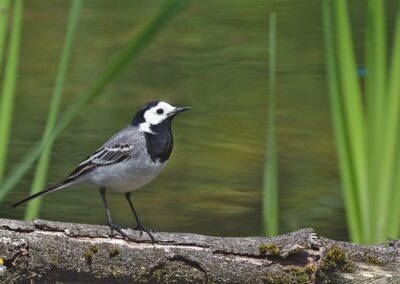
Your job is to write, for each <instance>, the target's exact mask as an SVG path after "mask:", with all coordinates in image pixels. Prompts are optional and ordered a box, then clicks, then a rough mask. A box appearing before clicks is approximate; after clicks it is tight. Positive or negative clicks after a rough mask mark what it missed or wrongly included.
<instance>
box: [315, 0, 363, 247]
mask: <svg viewBox="0 0 400 284" xmlns="http://www.w3.org/2000/svg"><path fill="white" fill-rule="evenodd" d="M322 13H323V17H322V19H323V29H324V43H325V60H326V67H327V79H328V87H329V95H330V101H331V113H332V116H333V129H334V133H335V139H336V151H337V154H338V160H339V161H338V162H339V169H340V175H341V178H342V181H343V186H342V191H343V196H344V201H345V204H346V211H347V214H346V217H347V223H348V227H349V233H350V238H351V239H352V240H353V241H354V242H358V243H359V242H361V241H362V230H361V218H360V208H359V204H358V193H357V189H356V185H355V182H354V172H353V168H352V165H351V159H350V158H351V156H350V154H349V137H348V135H347V133H348V130H347V124H346V121H345V110H344V106H343V98H342V94H341V92H340V86H339V81H338V78H337V67H336V59H335V52H334V51H335V45H334V42H333V39H334V36H333V27H332V19H331V13H330V7H329V0H323V1H322Z"/></svg>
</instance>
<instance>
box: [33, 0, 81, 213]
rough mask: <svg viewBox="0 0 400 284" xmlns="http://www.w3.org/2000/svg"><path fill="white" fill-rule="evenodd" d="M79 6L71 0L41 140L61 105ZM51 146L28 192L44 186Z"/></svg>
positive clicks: (37, 207)
mask: <svg viewBox="0 0 400 284" xmlns="http://www.w3.org/2000/svg"><path fill="white" fill-rule="evenodd" d="M81 6H82V1H81V0H73V1H72V3H71V8H70V13H69V17H68V25H67V30H66V33H65V40H64V46H63V49H62V52H61V59H60V65H59V67H58V72H57V77H56V82H55V85H54V91H53V97H52V99H51V104H50V110H49V114H48V116H47V123H46V128H45V131H44V134H43V138H42V140H43V141H46V140H47V139H48V138H49V136H50V133H51V131H52V130H53V129H54V126H55V124H56V120H57V116H58V112H59V109H60V105H61V98H62V91H63V86H64V81H65V77H66V75H67V68H68V62H69V58H70V56H71V50H72V44H73V40H74V36H75V31H76V29H77V26H78V20H79V14H80V9H81ZM52 146H53V143H52V142H51V143H48V144H47V145H46V146H45V147H44V148H43V151H42V153H41V155H40V158H39V162H38V164H37V166H36V171H35V177H34V179H33V183H32V188H31V193H30V194H34V193H36V192H39V191H41V190H43V187H44V186H45V183H46V178H47V171H48V167H49V163H50V157H51V150H52ZM40 204H41V198H36V199H34V200H32V201H31V202H30V203H28V206H27V208H26V211H25V220H31V219H34V218H37V217H38V216H39V210H40Z"/></svg>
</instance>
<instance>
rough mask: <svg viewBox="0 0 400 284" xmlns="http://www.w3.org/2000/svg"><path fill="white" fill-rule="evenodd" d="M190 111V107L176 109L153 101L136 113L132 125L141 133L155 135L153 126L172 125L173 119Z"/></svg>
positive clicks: (164, 103) (161, 102)
mask: <svg viewBox="0 0 400 284" xmlns="http://www.w3.org/2000/svg"><path fill="white" fill-rule="evenodd" d="M188 109H190V107H174V106H172V105H170V104H168V103H166V102H163V101H153V102H150V103H148V104H146V105H144V106H143V107H142V108H141V109H140V110H139V111H138V112H137V113H136V115H135V117H134V118H133V120H132V124H131V125H132V126H137V127H138V128H139V130H140V131H143V132H148V133H154V131H153V130H152V127H153V126H157V125H161V124H167V125H170V123H171V120H172V118H174V117H175V116H176V115H177V114H179V113H181V112H184V111H187V110H188Z"/></svg>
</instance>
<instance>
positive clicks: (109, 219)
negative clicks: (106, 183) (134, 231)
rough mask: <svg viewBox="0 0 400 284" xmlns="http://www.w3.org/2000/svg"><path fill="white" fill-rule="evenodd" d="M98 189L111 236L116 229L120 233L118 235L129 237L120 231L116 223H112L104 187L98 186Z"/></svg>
mask: <svg viewBox="0 0 400 284" xmlns="http://www.w3.org/2000/svg"><path fill="white" fill-rule="evenodd" d="M99 191H100V196H101V200H102V201H103V206H104V211H105V212H106V217H107V222H108V226H109V227H110V229H111V236H114V230H116V231H117V232H118V233H120V235H121V236H122V237H123V238H127V239H129V238H128V236H127V235H126V234H125V233H124V232H122V230H121V228H120V227H118V226H117V225H114V224H113V222H112V220H111V215H110V209H108V204H107V199H106V189H105V188H104V187H102V188H100V190H99Z"/></svg>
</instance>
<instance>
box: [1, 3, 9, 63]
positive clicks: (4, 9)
mask: <svg viewBox="0 0 400 284" xmlns="http://www.w3.org/2000/svg"><path fill="white" fill-rule="evenodd" d="M9 9H10V0H0V70H2V65H3V59H4V47H5V46H6V38H7V30H8V15H9V12H8V11H9Z"/></svg>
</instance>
